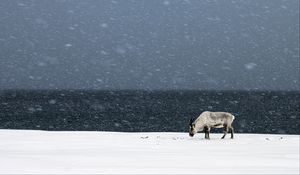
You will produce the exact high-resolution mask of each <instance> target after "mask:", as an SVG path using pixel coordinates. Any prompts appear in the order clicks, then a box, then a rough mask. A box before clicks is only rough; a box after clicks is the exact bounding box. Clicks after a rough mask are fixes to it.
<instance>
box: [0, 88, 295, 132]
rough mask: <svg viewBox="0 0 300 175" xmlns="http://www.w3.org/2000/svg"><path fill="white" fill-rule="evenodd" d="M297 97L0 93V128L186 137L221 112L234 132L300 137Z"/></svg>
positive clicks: (225, 93)
mask: <svg viewBox="0 0 300 175" xmlns="http://www.w3.org/2000/svg"><path fill="white" fill-rule="evenodd" d="M299 97H300V92H299V91H287V92H286V91H198V90H155V91H150V90H1V91H0V129H28V130H47V131H116V132H188V123H189V120H190V118H195V117H198V116H199V115H200V114H201V112H203V111H225V112H230V113H232V114H233V115H234V116H235V120H234V122H233V127H234V129H235V132H237V133H270V134H300V116H299V110H300V106H299ZM212 132H222V129H214V130H213V131H212Z"/></svg>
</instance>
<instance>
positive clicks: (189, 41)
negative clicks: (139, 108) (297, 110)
mask: <svg viewBox="0 0 300 175" xmlns="http://www.w3.org/2000/svg"><path fill="white" fill-rule="evenodd" d="M299 76H300V75H299V0H286V1H283V0H237V1H230V0H216V1H204V0H201V1H200V0H195V1H193V0H181V1H178V0H169V1H167V0H165V1H163V0H112V1H110V0H93V1H92V0H65V1H63V0H60V1H55V0H23V1H20V0H14V1H12V0H1V1H0V89H15V88H21V89H152V90H153V89H197V90H202V89H218V90H224V89H226V90H238V89H239V90H240V89H242V90H299V78H300V77H299Z"/></svg>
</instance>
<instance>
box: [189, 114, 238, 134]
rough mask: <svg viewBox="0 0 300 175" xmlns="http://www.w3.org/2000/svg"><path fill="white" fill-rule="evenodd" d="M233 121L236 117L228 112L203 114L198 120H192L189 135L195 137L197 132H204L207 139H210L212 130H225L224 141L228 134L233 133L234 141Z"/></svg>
mask: <svg viewBox="0 0 300 175" xmlns="http://www.w3.org/2000/svg"><path fill="white" fill-rule="evenodd" d="M233 120H234V116H233V115H232V114H230V113H227V112H210V111H205V112H202V113H201V114H200V116H199V117H198V118H197V119H194V118H191V119H190V123H189V135H190V136H191V137H193V136H194V135H195V134H196V133H197V132H199V131H203V130H204V133H205V139H209V132H210V129H211V128H224V135H223V137H222V139H224V138H225V136H226V134H227V132H230V133H231V139H233V127H232V126H231V124H232V122H233Z"/></svg>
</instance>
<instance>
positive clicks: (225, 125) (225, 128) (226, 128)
mask: <svg viewBox="0 0 300 175" xmlns="http://www.w3.org/2000/svg"><path fill="white" fill-rule="evenodd" d="M223 127H224V135H223V137H222V138H221V139H224V138H225V136H226V134H227V132H228V126H227V124H224V125H223Z"/></svg>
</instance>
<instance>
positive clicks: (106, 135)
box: [0, 130, 299, 174]
mask: <svg viewBox="0 0 300 175" xmlns="http://www.w3.org/2000/svg"><path fill="white" fill-rule="evenodd" d="M221 136H222V135H221V134H211V139H210V140H204V139H203V137H204V134H203V133H199V134H197V135H195V137H193V138H191V137H189V136H188V133H120V132H46V131H25V130H0V174H9V173H13V174H25V173H30V174H33V173H39V174H41V173H48V174H49V173H59V174H62V173H72V174H79V173H83V174H87V173H90V174H91V173H106V174H107V173H130V174H133V173H138V174H142V173H148V174H149V173H160V174H162V173H170V174H176V173H180V174H187V173H196V174H201V173H205V174H209V173H223V174H224V173H230V174H232V173H238V174H246V173H248V174H254V173H259V174H268V173H270V174H290V173H293V174H299V135H266V134H236V135H235V139H233V140H231V139H229V135H228V136H227V137H228V138H227V139H225V140H221V139H220V137H221Z"/></svg>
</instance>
